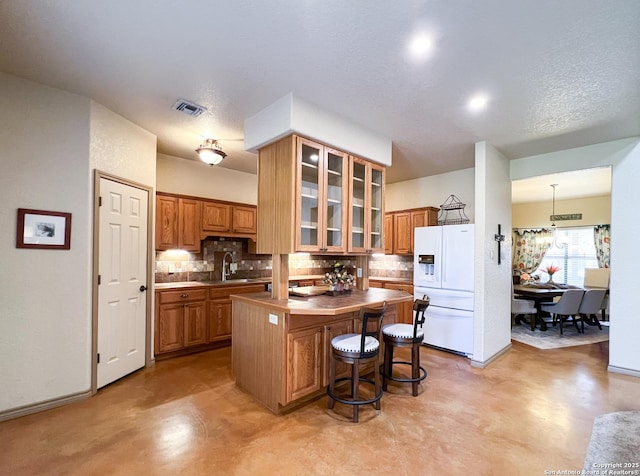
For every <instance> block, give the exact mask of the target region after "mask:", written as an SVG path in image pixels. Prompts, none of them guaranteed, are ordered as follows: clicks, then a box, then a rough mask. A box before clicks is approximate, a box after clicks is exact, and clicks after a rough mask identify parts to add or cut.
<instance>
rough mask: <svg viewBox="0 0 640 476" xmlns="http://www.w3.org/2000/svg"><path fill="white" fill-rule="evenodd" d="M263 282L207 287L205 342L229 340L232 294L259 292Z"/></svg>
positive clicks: (261, 289) (262, 288)
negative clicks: (206, 330)
mask: <svg viewBox="0 0 640 476" xmlns="http://www.w3.org/2000/svg"><path fill="white" fill-rule="evenodd" d="M264 290H265V285H264V284H245V285H240V286H238V285H229V286H216V287H212V288H210V289H209V318H208V340H207V342H220V341H225V340H227V341H229V340H230V339H231V332H232V327H233V320H232V319H233V316H232V304H231V298H230V297H229V296H231V295H232V294H248V293H259V292H262V291H264Z"/></svg>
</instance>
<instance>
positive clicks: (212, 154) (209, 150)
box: [196, 139, 227, 166]
mask: <svg viewBox="0 0 640 476" xmlns="http://www.w3.org/2000/svg"><path fill="white" fill-rule="evenodd" d="M196 152H197V153H198V155H199V156H200V160H202V161H203V162H204V163H205V164H209V165H211V166H214V165H218V164H219V163H220V162H222V160H223V159H224V158H225V157H226V156H227V154H225V153H224V152H223V150H222V148H221V147H220V144H218V141H217V140H214V139H206V140H205V141H204V142H203V143H202V144H201V145H200V147H198V148H197V149H196Z"/></svg>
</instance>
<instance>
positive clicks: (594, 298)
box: [578, 289, 607, 334]
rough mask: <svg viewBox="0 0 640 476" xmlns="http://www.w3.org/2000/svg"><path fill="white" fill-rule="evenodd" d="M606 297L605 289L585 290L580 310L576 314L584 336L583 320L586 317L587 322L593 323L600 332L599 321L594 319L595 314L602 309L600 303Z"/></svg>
mask: <svg viewBox="0 0 640 476" xmlns="http://www.w3.org/2000/svg"><path fill="white" fill-rule="evenodd" d="M606 295H607V290H606V289H587V291H586V292H585V293H584V297H583V298H582V302H581V303H580V309H578V314H579V315H580V320H581V321H582V333H583V334H584V320H585V318H586V317H587V316H588V318H589V320H590V321H592V322H595V324H596V325H597V326H598V328H599V329H600V330H602V326H601V325H600V321H598V318H597V317H596V313H597V312H598V311H599V310H600V309H602V302H603V301H604V299H605V296H606Z"/></svg>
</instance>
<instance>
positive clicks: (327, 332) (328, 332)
mask: <svg viewBox="0 0 640 476" xmlns="http://www.w3.org/2000/svg"><path fill="white" fill-rule="evenodd" d="M354 323H355V322H354V320H353V319H347V320H346V321H342V322H334V323H333V324H328V325H325V326H324V331H323V338H324V343H323V348H324V349H325V353H324V359H323V367H324V372H323V374H324V375H323V377H322V384H323V386H325V387H326V386H327V385H329V365H331V352H332V349H331V340H332V339H333V338H334V337H337V336H340V335H342V334H351V333H353V328H354ZM350 367H351V366H350V365H347V364H345V363H344V362H336V378H341V377H348V376H349V375H351V368H350Z"/></svg>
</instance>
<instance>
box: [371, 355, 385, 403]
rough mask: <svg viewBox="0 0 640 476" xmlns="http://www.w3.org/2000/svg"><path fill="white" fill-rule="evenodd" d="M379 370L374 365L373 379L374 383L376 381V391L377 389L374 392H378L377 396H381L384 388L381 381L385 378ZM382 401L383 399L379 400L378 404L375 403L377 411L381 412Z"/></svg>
mask: <svg viewBox="0 0 640 476" xmlns="http://www.w3.org/2000/svg"><path fill="white" fill-rule="evenodd" d="M377 370H378V369H376V367H375V365H374V367H373V374H374V377H373V379H374V381H375V384H374V389H375V390H374V391H375V392H376V395H379V394H380V392H381V391H382V390H381V388H380V387H381V386H382V382H381V381H382V378H383V377H382V375H380V372H378V371H377ZM380 400H381V399H378V400H376V402H375V403H374V408H375V409H376V410H380Z"/></svg>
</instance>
